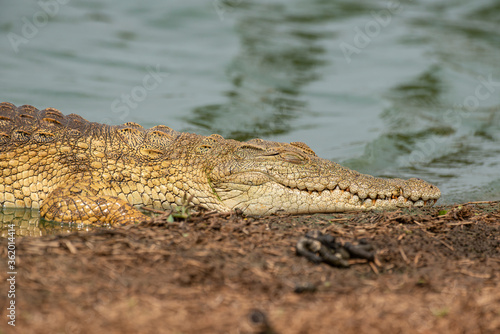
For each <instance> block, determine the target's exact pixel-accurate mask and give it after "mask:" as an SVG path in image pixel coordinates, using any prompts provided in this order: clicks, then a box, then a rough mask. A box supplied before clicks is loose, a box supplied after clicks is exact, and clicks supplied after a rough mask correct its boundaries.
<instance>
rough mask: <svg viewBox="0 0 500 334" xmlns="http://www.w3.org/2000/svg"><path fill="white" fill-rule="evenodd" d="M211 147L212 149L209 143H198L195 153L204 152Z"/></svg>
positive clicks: (208, 150)
mask: <svg viewBox="0 0 500 334" xmlns="http://www.w3.org/2000/svg"><path fill="white" fill-rule="evenodd" d="M211 149H212V146H210V145H200V146H198V147H197V148H196V153H198V154H206V153H208V152H210V150H211Z"/></svg>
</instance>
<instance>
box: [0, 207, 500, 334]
mask: <svg viewBox="0 0 500 334" xmlns="http://www.w3.org/2000/svg"><path fill="white" fill-rule="evenodd" d="M440 210H448V212H447V213H446V214H444V215H443V212H441V215H439V211H440ZM310 230H320V231H322V232H323V233H329V234H332V235H334V236H336V237H338V238H340V239H341V240H344V241H354V240H356V239H359V238H367V239H368V240H369V242H370V243H371V244H372V245H373V246H374V247H375V248H376V250H377V255H376V260H375V261H374V262H371V263H368V262H367V261H365V260H351V263H352V265H351V266H350V268H347V269H342V268H335V267H331V266H328V265H327V264H324V263H322V264H319V265H316V264H313V263H311V262H309V261H308V260H307V259H306V258H304V257H299V256H297V255H296V254H295V244H296V243H297V241H298V240H299V239H300V238H301V237H302V236H304V234H305V233H306V232H307V231H310ZM0 246H1V251H0V253H1V255H2V256H1V259H0V262H1V264H0V270H1V271H0V281H1V282H2V283H1V291H2V292H1V294H0V308H1V311H0V319H1V321H0V332H2V331H3V332H5V333H10V332H12V331H13V329H14V328H12V327H11V326H9V325H8V324H7V321H8V318H7V317H6V316H7V310H6V308H7V306H8V304H7V303H8V299H7V293H6V291H7V290H8V286H7V284H6V279H7V278H8V275H7V271H8V270H7V259H6V257H7V240H6V239H3V240H1V245H0ZM16 261H17V276H16V299H15V300H16V327H15V332H18V333H101V332H102V333H104V332H106V333H483V334H484V333H500V204H499V203H498V202H491V203H486V204H462V205H456V206H448V207H435V208H432V209H427V210H411V211H396V212H383V213H348V214H331V215H312V216H272V217H267V218H251V217H246V218H245V217H241V216H238V215H236V214H231V215H229V214H214V213H204V214H199V215H194V216H193V217H191V218H190V219H188V220H187V221H182V222H175V223H166V222H165V217H163V218H161V219H157V221H156V222H155V223H150V224H144V223H143V224H138V225H135V226H128V227H116V228H112V229H99V230H95V231H92V232H76V233H71V234H68V235H59V236H44V237H40V238H33V237H22V238H21V237H19V238H18V239H17V240H16Z"/></svg>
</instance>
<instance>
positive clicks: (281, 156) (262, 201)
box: [207, 136, 441, 215]
mask: <svg viewBox="0 0 500 334" xmlns="http://www.w3.org/2000/svg"><path fill="white" fill-rule="evenodd" d="M219 137H220V136H218V137H215V139H213V140H215V141H218V140H219V139H221V138H222V137H220V138H219ZM207 138H212V136H211V137H207ZM225 142H226V143H227V142H228V141H226V140H225ZM229 142H231V143H232V145H229V146H230V147H231V148H230V149H225V150H224V152H220V153H221V154H218V157H217V158H216V159H215V161H217V162H216V163H213V165H212V167H211V168H210V169H209V171H208V172H207V173H208V175H207V176H208V179H209V183H210V186H211V189H212V191H213V193H215V194H216V196H217V198H218V200H220V201H222V202H223V204H224V206H226V207H228V208H230V209H241V210H242V211H243V212H244V213H246V214H254V215H265V214H271V213H275V212H277V213H316V212H341V211H353V210H354V211H360V210H371V209H395V208H398V207H412V206H416V207H421V206H430V205H433V204H434V203H435V202H436V201H437V200H438V199H439V197H440V196H441V192H440V191H439V189H438V188H437V187H436V186H434V185H432V184H429V183H427V182H425V181H423V180H420V179H416V178H412V179H409V180H402V179H382V178H376V177H373V176H370V175H365V174H361V173H358V172H356V171H353V170H350V169H348V168H345V167H342V166H340V165H339V164H337V163H335V162H332V161H329V160H326V159H321V158H319V157H317V156H316V154H315V153H314V152H313V151H312V150H311V149H310V148H309V147H308V146H307V145H305V144H304V143H290V144H283V143H276V142H271V141H264V140H261V139H253V140H251V141H248V142H244V143H240V142H236V141H229Z"/></svg>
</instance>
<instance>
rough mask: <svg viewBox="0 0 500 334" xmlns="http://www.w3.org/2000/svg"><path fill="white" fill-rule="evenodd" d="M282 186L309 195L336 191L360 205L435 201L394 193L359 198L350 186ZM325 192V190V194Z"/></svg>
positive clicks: (419, 203) (435, 200) (323, 194)
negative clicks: (319, 188) (319, 187)
mask: <svg viewBox="0 0 500 334" xmlns="http://www.w3.org/2000/svg"><path fill="white" fill-rule="evenodd" d="M281 185H282V186H283V187H284V188H287V189H289V190H292V191H300V192H301V193H303V194H304V195H305V193H307V194H308V195H309V196H314V195H316V196H325V195H326V196H330V197H334V196H333V195H334V193H335V192H336V195H339V194H340V195H348V196H350V197H351V199H352V198H354V197H355V196H356V197H357V199H358V200H359V202H360V203H359V204H360V205H365V204H371V205H376V203H377V201H387V202H389V201H396V202H399V201H402V203H403V205H408V204H409V205H411V206H420V205H422V204H423V206H432V205H434V204H436V202H437V199H433V198H431V199H427V200H424V199H423V198H418V199H417V200H412V199H411V198H409V197H404V196H403V195H399V196H396V195H391V196H390V197H388V196H385V195H381V194H378V195H377V197H375V198H373V197H371V196H369V195H367V196H366V197H364V198H361V197H360V196H359V194H357V193H352V192H351V191H350V188H349V187H347V188H345V189H341V188H340V187H339V186H338V185H337V186H335V188H333V189H329V188H325V189H323V190H316V189H312V190H310V189H299V188H294V187H290V186H287V185H285V184H281ZM325 192H327V193H326V194H325Z"/></svg>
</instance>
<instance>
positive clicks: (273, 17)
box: [0, 0, 500, 233]
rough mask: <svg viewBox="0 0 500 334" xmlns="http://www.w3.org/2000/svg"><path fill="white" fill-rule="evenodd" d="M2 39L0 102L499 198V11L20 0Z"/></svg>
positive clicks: (9, 9)
mask: <svg viewBox="0 0 500 334" xmlns="http://www.w3.org/2000/svg"><path fill="white" fill-rule="evenodd" d="M398 4H399V5H398ZM0 35H1V38H0V78H1V79H0V100H2V101H9V102H12V103H15V104H18V105H20V104H32V105H35V106H36V107H38V108H45V107H55V108H58V109H60V110H61V111H62V112H63V113H65V114H69V113H77V114H80V115H82V116H83V117H85V118H87V119H89V120H92V121H98V122H106V123H110V124H119V123H123V122H128V121H134V122H138V123H140V124H142V125H144V126H145V127H149V126H153V125H156V124H159V123H162V124H166V125H169V126H170V127H172V128H174V129H176V130H180V131H191V132H196V133H201V134H206V135H208V134H211V133H219V134H222V135H223V136H225V137H228V138H235V139H240V140H245V139H248V138H252V137H262V138H265V139H269V140H276V141H285V142H290V141H303V142H305V143H307V144H308V145H309V146H310V147H311V148H313V149H314V150H315V151H316V153H317V154H318V155H319V156H321V157H324V158H327V159H331V160H334V161H336V162H339V163H342V164H344V165H346V166H348V167H351V168H354V169H357V170H359V171H361V172H364V173H369V174H372V175H376V176H388V177H403V178H407V177H413V176H414V177H420V178H423V179H425V180H428V181H430V182H432V183H435V184H436V185H438V186H439V187H440V189H441V191H442V193H443V197H442V199H441V200H440V202H441V203H453V202H460V201H476V200H494V199H500V173H499V170H500V168H499V167H500V131H499V130H500V93H499V92H500V66H499V64H500V2H498V1H486V0H485V1H431V0H428V1H408V2H398V1H377V0H366V1H325V0H316V1H313V0H307V1H306V0H303V1H299V0H288V1H277V0H275V1H244V0H232V1H221V0H214V1H189V2H188V1H168V2H164V1H147V2H137V1H130V0H122V1H76V0H72V1H69V0H58V1H56V0H46V1H43V0H42V1H40V2H36V1H27V0H22V1H21V0H18V1H9V2H3V3H2V5H1V10H0ZM19 215H21V214H19ZM30 215H31V213H30ZM11 217H12V216H11V214H5V215H3V216H2V214H0V221H9V220H10V219H12V218H11ZM16 219H18V221H20V222H22V223H23V224H27V222H29V221H31V223H30V224H31V225H33V224H36V222H37V221H38V219H37V218H36V217H34V218H33V219H31V220H29V219H23V218H21V217H18V218H16ZM31 225H30V226H31ZM44 231H45V232H44V233H51V232H50V227H44ZM47 231H48V232H47ZM57 233H60V232H57Z"/></svg>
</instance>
